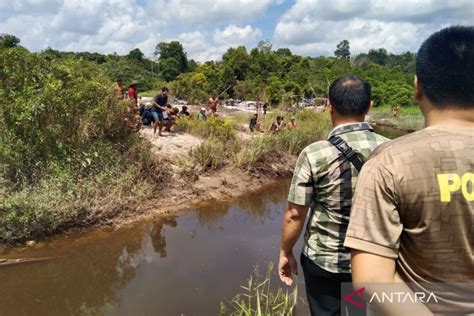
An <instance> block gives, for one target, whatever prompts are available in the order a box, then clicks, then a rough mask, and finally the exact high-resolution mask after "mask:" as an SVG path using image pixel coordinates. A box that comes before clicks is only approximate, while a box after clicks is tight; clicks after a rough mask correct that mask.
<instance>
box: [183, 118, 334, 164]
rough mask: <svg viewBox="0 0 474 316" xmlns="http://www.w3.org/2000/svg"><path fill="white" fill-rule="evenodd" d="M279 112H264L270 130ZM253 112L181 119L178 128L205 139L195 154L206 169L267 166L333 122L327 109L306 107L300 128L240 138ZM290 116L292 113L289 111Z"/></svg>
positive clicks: (312, 139)
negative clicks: (224, 117) (318, 110)
mask: <svg viewBox="0 0 474 316" xmlns="http://www.w3.org/2000/svg"><path fill="white" fill-rule="evenodd" d="M277 115H283V116H284V112H281V113H278V112H277V111H275V113H272V114H268V115H266V116H265V117H263V116H262V118H261V124H262V130H267V129H268V128H269V127H270V125H271V123H272V122H273V121H274V120H275V118H276V116H277ZM251 116H252V114H250V113H238V114H237V115H235V116H232V117H230V118H227V119H222V118H209V119H208V120H207V121H200V120H197V119H195V118H186V119H180V120H178V122H177V131H179V132H187V133H190V134H192V135H195V136H198V137H201V138H203V139H204V140H205V141H204V142H203V143H202V144H201V145H200V146H199V147H197V148H196V149H195V150H194V151H193V157H194V158H195V160H196V162H197V163H198V164H199V165H200V166H201V167H202V169H203V170H205V171H207V170H215V169H218V168H219V167H221V166H224V165H225V164H226V163H227V164H235V165H237V166H238V167H239V168H241V169H242V170H245V171H251V170H256V168H258V169H259V170H262V171H264V170H265V163H266V162H269V161H272V160H274V159H275V158H278V157H279V156H281V154H282V153H290V154H293V155H297V154H299V152H300V151H301V150H303V148H304V147H306V146H307V145H309V144H311V143H312V142H315V141H318V140H320V139H322V138H325V137H326V136H327V133H328V132H329V130H330V129H331V122H330V119H329V115H328V114H327V113H318V112H315V111H313V110H309V109H303V110H300V111H299V112H297V113H296V115H295V116H296V120H297V124H298V128H297V129H296V130H283V131H281V132H279V133H276V134H267V133H256V134H254V137H253V138H252V139H250V140H241V139H239V138H238V137H237V131H238V130H242V127H243V125H244V124H248V121H249V120H250V118H251ZM286 116H287V117H286V119H289V115H286Z"/></svg>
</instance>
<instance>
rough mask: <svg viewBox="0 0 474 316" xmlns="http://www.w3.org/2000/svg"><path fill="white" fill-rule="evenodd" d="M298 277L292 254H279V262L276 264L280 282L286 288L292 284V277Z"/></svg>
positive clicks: (296, 265)
mask: <svg viewBox="0 0 474 316" xmlns="http://www.w3.org/2000/svg"><path fill="white" fill-rule="evenodd" d="M293 274H294V275H298V264H297V262H296V259H295V256H293V253H292V252H290V253H284V252H280V262H279V263H278V275H279V276H280V280H281V282H283V283H285V284H286V285H288V286H291V285H292V284H293V278H292V276H293Z"/></svg>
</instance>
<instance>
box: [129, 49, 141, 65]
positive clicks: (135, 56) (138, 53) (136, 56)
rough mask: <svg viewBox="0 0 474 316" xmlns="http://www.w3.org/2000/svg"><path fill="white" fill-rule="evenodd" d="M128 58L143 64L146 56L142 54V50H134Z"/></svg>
mask: <svg viewBox="0 0 474 316" xmlns="http://www.w3.org/2000/svg"><path fill="white" fill-rule="evenodd" d="M127 57H128V58H129V59H131V60H135V61H138V62H142V61H143V57H144V54H143V53H142V51H141V50H140V48H135V49H132V50H131V51H130V52H129V53H128V55H127Z"/></svg>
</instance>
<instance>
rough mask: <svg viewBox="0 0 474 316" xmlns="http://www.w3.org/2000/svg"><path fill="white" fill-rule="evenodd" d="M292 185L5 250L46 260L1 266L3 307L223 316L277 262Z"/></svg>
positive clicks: (302, 309)
mask: <svg viewBox="0 0 474 316" xmlns="http://www.w3.org/2000/svg"><path fill="white" fill-rule="evenodd" d="M378 131H379V132H381V133H384V134H385V135H387V136H392V137H393V136H395V137H396V136H399V135H398V134H397V135H394V134H393V133H394V132H396V130H391V129H380V128H378ZM391 133H392V134H391ZM288 185H289V183H288V181H279V182H277V183H275V184H273V185H270V186H267V187H265V188H264V189H262V190H258V191H255V192H253V193H251V194H248V195H245V196H243V197H242V198H240V199H239V200H237V201H232V202H212V203H209V204H207V205H202V206H199V207H196V208H192V209H189V210H187V211H186V212H184V213H183V214H182V215H180V216H168V217H167V218H161V219H156V220H150V221H145V222H141V223H138V224H135V225H132V226H130V227H124V228H121V229H119V230H116V231H111V230H107V229H105V230H104V229H101V230H95V231H92V232H86V233H82V234H71V235H66V236H61V237H57V238H53V239H51V240H48V241H43V242H39V243H37V244H36V245H34V246H30V247H22V248H15V249H10V250H4V251H3V253H1V254H0V258H4V259H5V258H37V259H41V260H38V261H33V262H27V263H19V264H12V265H6V266H0V280H1V284H0V315H1V316H6V315H72V314H77V315H79V314H80V315H216V314H218V312H219V306H220V302H221V301H225V300H228V299H231V298H232V297H233V296H234V295H236V294H237V293H241V292H242V289H241V288H240V286H241V285H243V284H245V282H246V280H247V278H248V277H249V276H250V275H251V274H252V272H253V271H254V269H255V267H256V266H258V267H259V268H260V271H261V273H264V272H265V269H266V268H267V266H268V263H269V262H270V261H273V262H275V263H276V262H277V260H278V247H279V242H280V229H281V222H282V214H283V210H284V208H285V206H286V194H287V192H288ZM296 249H298V251H299V249H301V238H300V241H299V243H298V245H297V248H296ZM300 272H301V268H300ZM272 282H273V284H274V285H275V286H276V285H279V283H278V280H277V277H276V275H275V276H274V278H273V279H272ZM298 287H299V296H300V297H301V298H300V299H299V300H298V305H297V312H298V313H297V314H298V315H308V307H307V304H306V302H305V300H304V299H303V298H302V297H304V283H303V278H302V277H300V278H299V281H298Z"/></svg>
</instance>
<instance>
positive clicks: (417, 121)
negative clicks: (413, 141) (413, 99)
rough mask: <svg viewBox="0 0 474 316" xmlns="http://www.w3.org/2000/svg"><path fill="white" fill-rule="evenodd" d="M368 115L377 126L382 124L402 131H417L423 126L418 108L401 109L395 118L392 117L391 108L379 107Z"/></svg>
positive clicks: (422, 118) (421, 115) (422, 119)
mask: <svg viewBox="0 0 474 316" xmlns="http://www.w3.org/2000/svg"><path fill="white" fill-rule="evenodd" d="M369 115H371V116H372V119H373V120H374V121H375V122H377V123H379V124H380V123H382V122H383V123H385V124H387V125H390V126H393V127H396V128H399V129H402V130H419V129H421V128H423V126H424V117H423V113H422V112H421V110H420V108H419V107H418V106H407V107H401V108H400V113H399V115H398V116H397V117H395V116H394V115H393V111H392V108H391V107H389V106H379V107H376V108H372V110H371V111H370V113H369Z"/></svg>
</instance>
